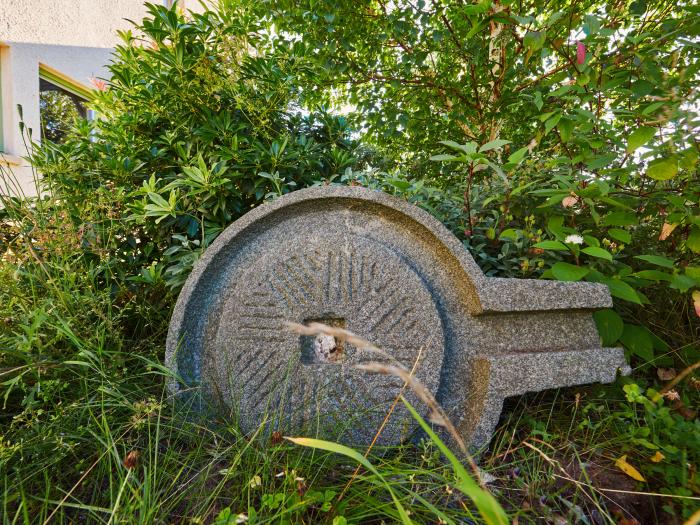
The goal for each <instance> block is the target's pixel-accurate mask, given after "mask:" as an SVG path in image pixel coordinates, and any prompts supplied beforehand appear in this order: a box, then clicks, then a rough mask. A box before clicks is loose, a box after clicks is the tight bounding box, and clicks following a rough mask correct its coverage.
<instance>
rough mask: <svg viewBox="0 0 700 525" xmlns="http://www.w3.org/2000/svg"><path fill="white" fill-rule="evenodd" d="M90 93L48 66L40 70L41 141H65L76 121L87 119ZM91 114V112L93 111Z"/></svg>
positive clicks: (41, 67)
mask: <svg viewBox="0 0 700 525" xmlns="http://www.w3.org/2000/svg"><path fill="white" fill-rule="evenodd" d="M90 98H91V93H90V90H89V89H88V88H86V87H84V86H82V85H80V84H79V83H77V82H75V81H73V80H71V79H69V78H68V77H66V76H65V75H62V74H61V73H59V72H57V71H55V70H52V69H50V68H48V67H46V66H44V65H41V66H40V67H39V113H40V118H41V138H42V139H47V140H50V141H52V142H62V141H63V139H64V137H65V134H66V132H67V131H68V129H69V128H70V126H71V124H72V123H73V122H74V121H75V119H76V118H87V117H88V112H89V110H88V109H87V107H86V105H85V103H86V102H87V101H88V100H89V99H90ZM90 113H91V112H90Z"/></svg>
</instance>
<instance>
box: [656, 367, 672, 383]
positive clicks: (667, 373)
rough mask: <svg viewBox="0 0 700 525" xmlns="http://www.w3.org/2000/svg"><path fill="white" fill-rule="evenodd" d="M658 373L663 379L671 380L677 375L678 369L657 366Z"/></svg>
mask: <svg viewBox="0 0 700 525" xmlns="http://www.w3.org/2000/svg"><path fill="white" fill-rule="evenodd" d="M656 375H657V376H659V379H661V381H670V380H671V379H673V378H674V377H676V371H675V370H674V369H673V368H657V369H656Z"/></svg>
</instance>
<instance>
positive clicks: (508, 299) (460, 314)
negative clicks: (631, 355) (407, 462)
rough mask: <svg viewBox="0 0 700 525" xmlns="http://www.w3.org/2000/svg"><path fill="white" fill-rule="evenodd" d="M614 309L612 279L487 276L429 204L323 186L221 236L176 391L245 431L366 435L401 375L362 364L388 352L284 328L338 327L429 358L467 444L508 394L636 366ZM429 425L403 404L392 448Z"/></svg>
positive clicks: (171, 362)
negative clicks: (605, 334) (613, 322)
mask: <svg viewBox="0 0 700 525" xmlns="http://www.w3.org/2000/svg"><path fill="white" fill-rule="evenodd" d="M610 305H611V299H610V295H609V293H608V291H607V288H606V287H605V286H603V285H599V284H593V283H562V282H552V281H539V280H519V279H495V278H487V277H485V276H484V275H483V273H482V272H481V270H480V269H479V268H478V266H477V265H476V263H475V262H474V260H473V259H472V257H471V255H470V254H469V253H468V252H467V251H466V250H465V249H464V248H463V247H462V245H461V243H460V242H459V240H458V239H457V238H456V237H454V235H452V234H451V233H450V232H449V231H448V230H447V229H446V228H445V227H444V226H443V225H442V224H440V223H439V222H438V221H437V220H436V219H434V218H433V217H432V216H430V215H429V214H427V213H426V212H424V211H422V210H420V209H419V208H417V207H415V206H413V205H411V204H409V203H407V202H405V201H402V200H399V199H397V198H395V197H391V196H389V195H387V194H384V193H381V192H376V191H372V190H368V189H364V188H357V187H344V186H324V187H318V188H310V189H305V190H300V191H296V192H294V193H291V194H289V195H286V196H285V197H282V198H280V199H277V200H275V201H273V202H271V203H267V204H265V205H263V206H260V207H258V208H256V209H254V210H253V211H251V212H250V213H248V214H246V215H245V216H244V217H242V218H241V219H239V220H238V221H236V222H235V223H234V224H232V225H231V226H230V227H229V228H227V229H226V230H225V231H224V232H223V233H222V234H221V235H220V236H219V238H218V239H217V240H216V242H215V243H214V244H213V245H212V246H211V247H210V248H209V249H208V250H207V251H206V253H205V254H204V255H203V257H202V258H201V260H200V261H199V262H198V264H197V265H196V267H195V269H194V270H193V272H192V274H191V275H190V277H189V279H188V280H187V283H186V284H185V286H184V288H183V289H182V291H181V293H180V297H179V298H178V302H177V305H176V308H175V311H174V313H173V317H172V320H171V325H170V331H169V333H168V341H167V355H166V361H167V365H168V366H169V367H170V368H172V369H173V370H175V371H176V372H177V374H178V375H179V376H180V377H181V378H182V383H180V382H177V383H175V382H174V383H173V384H172V385H171V389H172V390H173V391H174V392H177V393H179V394H180V395H190V396H195V397H196V399H198V400H199V401H201V402H202V403H213V404H215V405H217V406H220V407H222V408H223V409H225V410H228V411H230V412H232V413H235V414H236V415H237V417H238V418H239V421H240V424H241V426H242V428H243V429H244V430H245V431H249V432H252V431H254V430H255V429H256V428H257V427H258V426H259V424H260V423H261V422H262V421H266V422H267V423H268V426H269V428H274V429H280V430H282V431H283V432H285V433H306V434H307V435H309V434H314V435H315V434H323V435H326V436H327V437H332V438H335V439H341V440H342V441H344V442H347V443H354V444H367V443H369V442H370V441H371V440H372V438H373V436H374V434H375V433H376V431H377V429H378V428H379V426H380V425H381V424H382V421H383V419H384V417H385V415H386V413H387V412H388V410H389V408H390V406H391V405H392V403H393V401H394V399H395V398H396V396H397V395H398V394H399V393H400V391H401V387H402V383H401V381H399V380H398V379H396V378H392V377H387V376H381V375H373V374H368V373H365V372H360V371H358V370H356V369H355V368H353V365H354V364H356V363H359V362H362V361H367V360H376V359H377V357H376V355H370V354H368V353H367V352H364V351H359V350H358V349H356V348H354V347H352V345H349V344H345V345H339V346H338V349H337V350H338V353H337V354H333V356H332V358H328V356H329V355H330V354H329V352H334V351H335V350H336V349H335V348H334V347H333V345H332V344H327V343H328V342H327V341H321V343H323V344H322V345H320V346H319V344H316V345H315V346H314V344H315V343H314V341H309V340H305V339H304V338H302V337H300V336H298V335H296V334H293V333H291V332H288V331H286V330H285V329H284V328H283V323H284V321H293V322H298V323H304V322H309V321H319V322H324V323H326V324H330V325H333V326H338V327H341V328H346V329H348V330H350V331H352V332H355V333H356V334H358V335H360V336H362V337H364V338H365V339H368V340H369V341H371V342H372V343H374V344H376V345H377V346H379V347H381V348H382V349H384V350H385V351H387V352H388V353H389V354H391V355H392V357H393V358H395V359H397V360H398V361H400V362H401V363H403V364H404V365H405V366H406V367H408V368H409V369H410V368H413V367H415V370H416V372H415V374H416V376H417V377H418V378H419V379H420V380H421V381H422V382H423V383H424V384H425V385H426V387H427V388H428V389H430V390H431V391H432V392H433V393H434V394H435V395H436V396H437V398H438V400H439V401H440V402H441V404H442V405H443V406H444V407H445V408H446V410H447V411H448V412H449V414H450V416H451V417H452V419H453V421H454V422H455V424H456V425H457V427H458V428H459V430H460V431H461V432H462V433H463V435H464V437H465V439H466V440H467V441H470V442H471V443H472V444H474V445H480V444H483V443H484V442H486V441H487V440H488V439H489V437H490V435H491V432H492V431H493V428H494V426H495V424H496V423H497V421H498V417H499V415H500V411H501V406H502V403H503V400H504V398H506V397H508V396H512V395H517V394H519V393H523V392H527V391H532V390H542V389H545V388H555V387H560V386H567V385H574V384H580V383H587V382H596V381H612V380H613V379H614V378H615V374H616V372H617V370H618V369H621V370H622V371H623V372H624V371H626V370H627V368H626V364H625V361H624V355H623V353H622V350H621V349H603V348H600V347H599V346H600V343H599V337H598V334H597V332H596V329H595V325H594V323H593V319H592V315H591V314H592V312H593V311H594V310H595V309H596V308H604V307H609V306H610ZM316 343H318V342H316ZM321 347H322V348H323V349H324V353H323V354H318V352H316V353H314V351H313V348H321ZM308 349H312V350H311V351H310V350H308ZM329 349H330V350H329ZM408 398H409V400H410V401H412V402H413V404H414V406H418V407H420V404H419V402H418V401H417V399H415V397H414V396H412V395H408ZM422 412H423V413H424V414H425V409H423V410H422ZM415 428H416V425H415V423H414V422H413V421H412V420H411V419H410V417H409V415H408V414H407V412H406V411H405V410H404V409H403V407H401V406H400V405H399V406H398V407H397V408H396V410H395V411H394V412H393V414H392V416H391V418H390V419H389V422H388V424H387V426H386V428H385V429H384V431H383V432H382V437H381V440H380V442H381V443H386V444H390V443H397V442H399V441H401V440H403V439H406V438H407V437H408V436H410V435H411V433H412V432H413V431H414V430H415Z"/></svg>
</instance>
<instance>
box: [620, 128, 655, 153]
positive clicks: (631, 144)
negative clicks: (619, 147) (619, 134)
mask: <svg viewBox="0 0 700 525" xmlns="http://www.w3.org/2000/svg"><path fill="white" fill-rule="evenodd" d="M657 131H658V130H657V129H656V128H652V127H650V126H642V127H639V128H636V129H635V130H634V131H633V132H632V133H630V136H629V137H627V153H632V152H634V151H635V150H636V149H637V148H640V147H642V146H644V144H646V143H647V142H649V141H650V140H651V139H652V138H653V137H654V135H655V134H656V132H657Z"/></svg>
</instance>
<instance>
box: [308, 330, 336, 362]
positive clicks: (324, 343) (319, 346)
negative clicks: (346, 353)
mask: <svg viewBox="0 0 700 525" xmlns="http://www.w3.org/2000/svg"><path fill="white" fill-rule="evenodd" d="M314 353H315V354H316V360H317V361H318V362H321V363H332V362H334V361H337V360H338V359H339V358H340V352H338V343H337V342H336V340H335V337H333V336H332V335H317V336H316V338H315V339H314Z"/></svg>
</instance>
